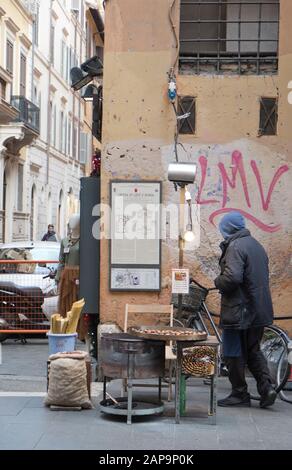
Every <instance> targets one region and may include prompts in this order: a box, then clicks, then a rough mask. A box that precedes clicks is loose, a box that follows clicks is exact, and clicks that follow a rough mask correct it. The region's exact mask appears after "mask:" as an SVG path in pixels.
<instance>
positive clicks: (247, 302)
mask: <svg viewBox="0 0 292 470" xmlns="http://www.w3.org/2000/svg"><path fill="white" fill-rule="evenodd" d="M219 229H220V232H221V234H222V236H223V238H224V241H223V242H222V243H221V245H220V248H221V250H222V255H221V258H220V261H219V265H220V268H221V274H220V275H219V276H218V277H217V278H216V279H215V286H216V287H217V288H218V289H219V291H220V293H221V295H222V297H221V314H220V326H221V328H222V329H223V355H224V361H225V363H226V365H227V368H228V377H229V380H230V382H231V386H232V391H231V394H230V395H229V396H228V397H226V398H224V399H222V400H219V401H218V405H219V406H250V395H249V393H248V389H247V383H246V380H245V366H246V365H247V366H248V368H249V370H250V372H251V373H252V374H253V376H254V377H255V379H256V382H257V389H258V392H259V394H260V397H261V398H260V406H261V407H262V408H265V407H267V406H271V405H273V403H274V402H275V399H276V396H277V394H276V391H275V390H274V388H273V386H272V381H271V377H270V373H269V369H268V366H267V362H266V360H265V357H264V355H263V354H262V352H261V350H260V342H261V339H262V337H263V333H264V327H265V326H268V325H271V324H272V323H273V305H272V299H271V294H270V288H269V260H268V256H267V254H266V252H265V250H264V248H263V247H262V245H261V244H260V243H259V242H258V241H257V240H256V239H255V238H253V237H252V236H251V234H250V232H249V230H247V229H246V227H245V219H244V217H243V216H242V215H241V214H240V213H239V212H235V211H234V212H230V213H227V214H226V215H225V216H224V217H223V219H222V220H221V222H220V224H219Z"/></svg>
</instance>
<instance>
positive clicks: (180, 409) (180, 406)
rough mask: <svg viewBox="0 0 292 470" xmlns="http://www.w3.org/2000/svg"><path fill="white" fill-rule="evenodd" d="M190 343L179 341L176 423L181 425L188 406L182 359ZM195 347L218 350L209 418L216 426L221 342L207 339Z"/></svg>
mask: <svg viewBox="0 0 292 470" xmlns="http://www.w3.org/2000/svg"><path fill="white" fill-rule="evenodd" d="M190 343H191V342H190V341H188V342H186V341H177V360H176V380H175V422H176V424H179V423H180V417H181V415H183V414H185V406H186V395H185V393H186V388H185V387H184V385H183V384H184V383H185V377H184V375H183V374H182V358H183V348H186V347H190ZM193 345H194V346H211V347H214V349H215V350H216V358H215V368H214V375H212V376H211V377H210V378H211V384H210V401H209V409H208V416H209V417H210V419H211V422H212V424H216V410H217V374H218V349H219V342H218V340H217V339H216V337H212V338H209V339H207V340H206V341H196V342H194V341H193Z"/></svg>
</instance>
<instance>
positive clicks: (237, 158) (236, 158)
mask: <svg viewBox="0 0 292 470" xmlns="http://www.w3.org/2000/svg"><path fill="white" fill-rule="evenodd" d="M231 162H232V169H231V177H230V176H228V173H227V169H226V166H225V164H224V163H222V162H220V163H218V168H219V172H220V176H221V180H222V192H223V195H222V207H221V209H218V210H216V211H214V212H213V213H212V214H211V215H210V217H209V220H210V222H211V223H212V224H213V225H214V219H215V218H216V217H217V216H218V215H221V214H224V213H227V212H231V211H235V210H236V211H238V212H240V213H241V214H242V215H244V216H245V217H246V218H247V219H248V220H250V221H251V222H253V223H254V224H255V225H256V226H257V227H259V228H260V229H261V230H263V231H264V232H268V233H274V232H277V231H279V230H280V229H281V225H273V226H271V225H267V224H265V223H264V222H263V221H262V220H260V219H259V218H256V217H255V216H254V215H253V214H252V213H250V212H247V211H244V210H242V209H240V208H234V207H232V208H231V207H226V205H227V203H228V190H229V188H228V186H229V187H230V188H232V189H236V188H237V180H238V178H237V175H239V179H240V181H241V185H242V188H243V192H244V197H245V201H246V204H247V206H248V207H249V208H250V209H252V204H251V199H250V194H249V189H248V182H247V177H246V172H245V167H244V161H243V157H242V153H241V152H240V151H238V150H235V151H234V152H233V153H232V158H231ZM199 164H200V168H201V181H200V185H199V190H198V195H197V203H198V204H201V205H203V204H205V205H207V204H209V205H212V204H220V201H219V200H218V199H202V193H203V190H204V187H205V184H206V176H207V169H208V160H207V158H206V157H204V156H200V158H199ZM250 167H251V169H252V171H253V173H254V175H255V179H256V185H257V188H258V192H259V195H260V198H261V204H262V208H263V211H264V212H266V211H267V210H268V209H269V206H270V203H271V201H272V196H273V192H274V190H275V187H276V184H277V183H278V181H279V180H280V178H281V177H282V175H283V174H284V173H286V172H287V171H288V170H289V167H288V165H282V166H281V167H279V168H278V169H277V170H276V172H275V174H274V175H273V178H272V181H271V183H270V185H269V188H268V191H267V195H266V196H265V194H264V188H263V182H262V177H261V174H260V171H259V168H258V165H257V163H256V161H255V160H251V161H250ZM254 184H255V183H254V182H253V185H254Z"/></svg>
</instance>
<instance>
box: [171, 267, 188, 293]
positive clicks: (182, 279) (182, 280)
mask: <svg viewBox="0 0 292 470" xmlns="http://www.w3.org/2000/svg"><path fill="white" fill-rule="evenodd" d="M189 284H190V273H189V270H188V269H173V270H172V293H173V294H188V293H189Z"/></svg>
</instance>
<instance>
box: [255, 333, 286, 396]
mask: <svg viewBox="0 0 292 470" xmlns="http://www.w3.org/2000/svg"><path fill="white" fill-rule="evenodd" d="M288 342H289V338H288V336H287V334H286V333H285V332H284V331H283V330H282V329H281V328H279V327H277V326H267V327H266V328H265V330H264V335H263V338H262V341H261V346H260V347H261V351H262V353H263V355H264V356H265V359H266V361H267V365H268V368H269V371H270V376H271V379H272V384H273V386H274V387H275V390H276V392H277V393H278V392H280V391H281V390H282V388H283V387H284V385H285V383H286V381H287V378H288V373H289V370H288V348H287V345H288Z"/></svg>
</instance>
